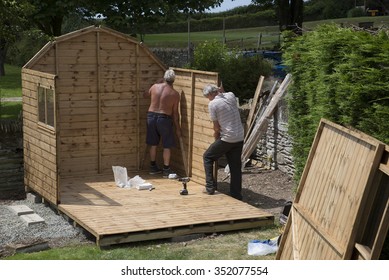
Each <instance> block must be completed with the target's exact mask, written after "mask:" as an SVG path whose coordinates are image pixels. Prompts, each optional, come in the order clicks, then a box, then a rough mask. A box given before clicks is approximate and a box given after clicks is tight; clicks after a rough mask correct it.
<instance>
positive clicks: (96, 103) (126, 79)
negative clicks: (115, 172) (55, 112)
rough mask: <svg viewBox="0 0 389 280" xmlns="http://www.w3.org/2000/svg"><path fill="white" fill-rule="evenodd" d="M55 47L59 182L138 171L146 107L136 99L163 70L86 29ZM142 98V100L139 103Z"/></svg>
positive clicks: (120, 42)
mask: <svg viewBox="0 0 389 280" xmlns="http://www.w3.org/2000/svg"><path fill="white" fill-rule="evenodd" d="M78 35H79V36H72V37H70V38H66V35H64V36H63V37H65V38H64V39H63V40H61V42H60V43H59V48H58V49H59V51H58V55H57V56H58V65H59V73H60V74H59V79H58V86H59V87H61V89H62V88H64V90H63V91H61V96H60V98H61V103H60V114H61V118H60V122H61V125H60V127H61V136H60V139H61V140H60V143H61V160H60V169H61V176H74V175H84V174H97V173H111V172H112V166H113V165H121V166H125V167H127V169H129V170H135V169H137V168H138V166H139V163H138V162H139V150H140V149H139V145H140V143H142V142H144V140H143V141H142V140H141V138H142V136H143V135H145V126H144V125H141V124H142V122H143V121H144V122H145V117H146V110H147V107H146V102H147V101H144V100H143V96H142V93H143V91H144V90H146V89H147V88H148V87H149V86H150V84H151V83H152V82H154V81H156V80H157V79H158V78H160V77H162V75H163V71H164V68H163V67H162V66H161V64H159V63H158V62H157V61H156V59H155V58H153V57H152V56H151V55H150V53H149V52H148V51H147V50H146V48H144V47H139V44H138V42H137V41H135V40H133V39H131V38H130V37H128V36H126V35H124V34H121V33H119V32H116V31H114V30H110V29H108V28H97V27H92V28H86V29H84V30H83V31H81V32H79V33H78ZM139 96H142V98H139Z"/></svg>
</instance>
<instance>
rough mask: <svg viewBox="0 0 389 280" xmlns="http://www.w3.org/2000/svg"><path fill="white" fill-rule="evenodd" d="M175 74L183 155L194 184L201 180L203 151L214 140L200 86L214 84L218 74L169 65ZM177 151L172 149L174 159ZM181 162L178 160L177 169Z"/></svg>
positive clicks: (207, 101)
mask: <svg viewBox="0 0 389 280" xmlns="http://www.w3.org/2000/svg"><path fill="white" fill-rule="evenodd" d="M173 69H174V71H175V73H176V76H177V77H176V81H175V82H174V88H175V89H176V90H177V91H178V92H180V93H181V100H180V108H181V128H182V132H183V142H184V147H185V148H186V150H185V151H184V152H185V155H186V156H185V157H186V159H187V163H188V164H187V168H188V170H189V174H188V175H189V176H191V177H192V180H194V181H197V182H198V183H205V173H204V166H203V154H204V151H205V150H206V149H207V148H208V147H209V145H210V144H211V143H213V141H214V137H213V124H212V122H211V120H210V118H209V114H208V103H209V100H208V99H207V98H205V97H204V95H203V88H204V87H205V86H206V85H207V84H209V83H213V84H218V81H219V75H218V73H215V72H204V71H196V70H190V69H180V68H173ZM179 152H180V151H179V150H175V151H174V152H173V156H174V158H175V159H180V158H182V156H180V155H179V154H178V153H179ZM183 167H184V165H182V163H181V162H180V160H179V161H178V165H177V168H179V169H182V168H183Z"/></svg>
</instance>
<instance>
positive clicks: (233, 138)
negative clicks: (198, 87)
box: [203, 84, 244, 200]
mask: <svg viewBox="0 0 389 280" xmlns="http://www.w3.org/2000/svg"><path fill="white" fill-rule="evenodd" d="M203 94H204V96H205V97H207V98H208V99H209V101H210V102H209V104H208V110H209V115H210V118H211V121H212V122H213V130H214V137H215V142H213V143H212V144H211V145H210V146H209V148H208V149H207V150H206V151H205V153H204V155H203V161H204V169H205V192H206V193H207V194H209V195H213V194H214V193H215V191H216V189H217V182H215V180H214V176H213V167H214V164H215V162H216V161H217V160H218V159H219V158H220V157H222V156H223V155H225V156H226V158H227V162H228V166H229V168H230V195H231V196H232V197H234V198H236V199H239V200H242V161H241V155H242V149H243V139H244V129H243V125H242V121H241V119H240V113H239V108H238V104H237V101H236V97H235V95H234V94H233V93H232V92H224V89H223V87H221V88H219V87H218V86H216V85H214V84H209V85H206V86H205V87H204V89H203Z"/></svg>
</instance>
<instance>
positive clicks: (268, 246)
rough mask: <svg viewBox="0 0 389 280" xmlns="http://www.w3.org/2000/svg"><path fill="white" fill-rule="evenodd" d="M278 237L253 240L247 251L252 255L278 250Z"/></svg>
mask: <svg viewBox="0 0 389 280" xmlns="http://www.w3.org/2000/svg"><path fill="white" fill-rule="evenodd" d="M277 240H278V238H273V239H268V240H251V241H250V242H249V243H248V246H247V253H248V254H249V255H250V256H265V255H268V254H273V253H275V252H277V250H278V246H277Z"/></svg>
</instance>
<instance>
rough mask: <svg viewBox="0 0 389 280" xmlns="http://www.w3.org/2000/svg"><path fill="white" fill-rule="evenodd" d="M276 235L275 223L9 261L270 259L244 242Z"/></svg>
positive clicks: (61, 250)
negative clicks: (190, 237) (177, 239)
mask: <svg viewBox="0 0 389 280" xmlns="http://www.w3.org/2000/svg"><path fill="white" fill-rule="evenodd" d="M279 235H280V227H279V226H276V225H274V226H269V227H264V228H259V229H252V230H244V231H237V232H227V233H222V234H218V235H216V236H208V237H207V238H200V239H194V240H189V241H182V242H172V241H171V240H170V239H168V240H166V241H164V240H155V241H145V242H135V243H128V244H122V245H116V246H111V247H110V248H108V249H100V248H99V247H97V246H96V245H73V246H67V247H64V248H54V249H50V250H46V251H42V252H36V253H20V254H16V255H14V256H12V257H8V258H7V259H9V260H274V259H275V254H270V255H266V256H250V255H248V254H247V244H248V242H249V241H250V240H253V239H271V238H274V237H277V236H279Z"/></svg>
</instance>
